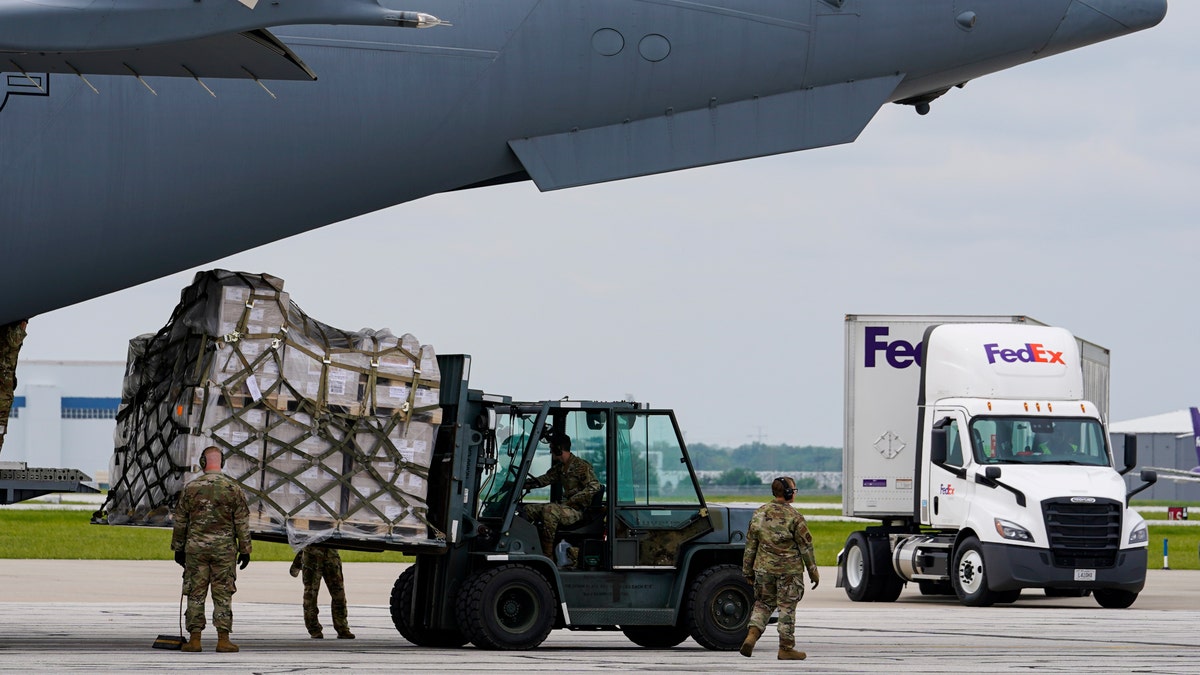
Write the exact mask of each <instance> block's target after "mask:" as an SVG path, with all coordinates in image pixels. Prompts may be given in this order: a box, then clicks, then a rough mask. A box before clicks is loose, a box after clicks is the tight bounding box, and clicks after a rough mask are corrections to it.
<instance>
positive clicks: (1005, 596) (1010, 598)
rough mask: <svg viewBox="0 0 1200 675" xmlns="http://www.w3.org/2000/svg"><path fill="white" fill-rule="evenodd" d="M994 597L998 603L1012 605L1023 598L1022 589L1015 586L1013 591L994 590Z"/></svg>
mask: <svg viewBox="0 0 1200 675" xmlns="http://www.w3.org/2000/svg"><path fill="white" fill-rule="evenodd" d="M992 597H993V598H995V600H996V604H997V605H1011V604H1012V603H1014V602H1016V601H1017V600H1019V599H1020V598H1021V589H1019V588H1014V589H1013V590H1011V591H992Z"/></svg>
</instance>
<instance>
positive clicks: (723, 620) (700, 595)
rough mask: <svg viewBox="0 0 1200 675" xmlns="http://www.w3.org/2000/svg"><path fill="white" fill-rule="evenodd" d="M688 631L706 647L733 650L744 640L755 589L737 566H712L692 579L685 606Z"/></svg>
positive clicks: (752, 607) (752, 606) (752, 608)
mask: <svg viewBox="0 0 1200 675" xmlns="http://www.w3.org/2000/svg"><path fill="white" fill-rule="evenodd" d="M685 609H686V612H687V625H688V631H689V632H690V633H691V636H692V638H693V639H694V640H695V641H696V642H699V643H700V646H702V647H704V648H706V649H715V650H718V651H734V650H736V649H737V648H739V647H741V646H742V642H743V641H744V640H745V639H746V626H748V625H749V624H750V613H751V612H752V611H753V610H754V588H753V587H751V586H750V584H748V583H746V578H745V577H743V576H742V569H741V567H740V566H738V565H714V566H713V567H710V568H708V569H707V570H705V571H703V572H701V573H700V575H699V576H697V577H696V580H695V581H694V582H692V588H691V592H690V593H688V601H687V606H686V608H685Z"/></svg>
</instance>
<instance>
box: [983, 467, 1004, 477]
mask: <svg viewBox="0 0 1200 675" xmlns="http://www.w3.org/2000/svg"><path fill="white" fill-rule="evenodd" d="M983 475H985V476H987V477H988V479H989V480H999V479H1000V467H998V466H989V467H987V468H986V469H984V470H983Z"/></svg>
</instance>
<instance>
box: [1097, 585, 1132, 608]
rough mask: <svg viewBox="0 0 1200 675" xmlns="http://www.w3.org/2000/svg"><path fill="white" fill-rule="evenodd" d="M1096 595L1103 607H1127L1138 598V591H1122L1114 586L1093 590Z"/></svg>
mask: <svg viewBox="0 0 1200 675" xmlns="http://www.w3.org/2000/svg"><path fill="white" fill-rule="evenodd" d="M1092 595H1094V596H1096V602H1097V603H1099V604H1100V606H1101V607H1104V608H1106V609H1125V608H1126V607H1128V606H1130V605H1132V604H1133V601H1134V600H1137V596H1138V594H1137V593H1134V592H1132V591H1121V590H1117V589H1113V588H1097V589H1096V590H1095V591H1093V592H1092Z"/></svg>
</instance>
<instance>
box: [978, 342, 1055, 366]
mask: <svg viewBox="0 0 1200 675" xmlns="http://www.w3.org/2000/svg"><path fill="white" fill-rule="evenodd" d="M983 351H984V352H985V353H986V354H987V358H988V363H995V362H996V359H1000V360H1001V361H1003V362H1005V363H1016V362H1018V361H1020V362H1021V363H1061V364H1063V365H1064V366H1065V365H1067V364H1066V363H1065V362H1064V361H1063V358H1062V355H1063V353H1062V352H1055V351H1051V350H1049V349H1046V348H1045V347H1043V346H1042V345H1040V344H1029V343H1026V345H1025V346H1024V348H1022V349H1001V348H1000V345H999V344H997V343H995V342H993V343H991V344H986V345H984V346H983Z"/></svg>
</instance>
